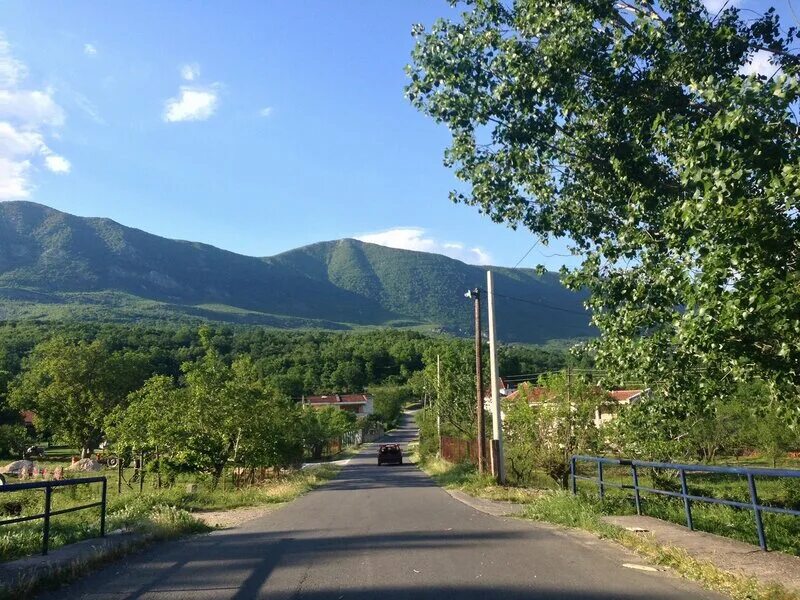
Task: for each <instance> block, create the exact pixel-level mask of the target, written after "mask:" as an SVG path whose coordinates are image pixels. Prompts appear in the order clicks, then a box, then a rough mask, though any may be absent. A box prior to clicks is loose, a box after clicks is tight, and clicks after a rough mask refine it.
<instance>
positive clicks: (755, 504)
mask: <svg viewBox="0 0 800 600" xmlns="http://www.w3.org/2000/svg"><path fill="white" fill-rule="evenodd" d="M579 461H581V462H593V463H596V464H597V477H586V476H583V475H578V473H577V463H578V462H579ZM603 465H619V466H623V467H630V469H631V478H632V479H633V485H627V484H623V483H617V482H614V481H608V480H607V479H604V478H603ZM640 468H650V469H667V470H670V471H677V472H678V475H679V477H680V483H681V491H680V492H673V491H670V490H660V489H657V488H652V487H646V486H643V485H640V484H639V469H640ZM569 473H570V481H571V484H572V493H573V494H577V493H578V480H579V479H580V480H584V481H594V482H595V483H597V486H598V492H599V494H600V499H601V500H602V499H603V498H604V497H605V490H606V488H607V487H614V488H618V489H623V490H633V500H634V503H635V505H636V514H638V515H641V514H642V498H641V493H642V492H648V493H651V494H659V495H661V496H669V497H672V498H680V499H682V500H683V509H684V512H685V514H686V526H687V527H688V528H689V529H691V530H694V522H693V521H692V502H707V503H710V504H724V505H725V506H733V507H736V508H745V509H747V510H752V511H753V518H754V520H755V525H756V532H757V533H758V545H759V546H761V549H762V550H766V549H767V537H766V533H765V532H764V522H763V519H762V517H761V513H763V512H771V513H779V514H784V515H793V516H796V517H800V510H793V509H791V508H782V507H778V506H768V505H764V504H761V503H760V502H759V499H758V490H757V489H756V479H755V478H756V477H793V478H796V479H798V480H800V470H798V469H758V468H747V467H720V466H712V465H686V464H678V463H660V462H649V461H644V460H629V459H625V458H605V457H602V456H581V455H577V456H573V457H571V459H570V463H569ZM686 473H718V474H726V475H740V476H743V477H746V478H747V488H748V491H749V493H750V501H749V502H739V501H736V500H724V499H721V498H711V497H709V496H698V495H696V494H690V493H689V488H688V485H687V484H686Z"/></svg>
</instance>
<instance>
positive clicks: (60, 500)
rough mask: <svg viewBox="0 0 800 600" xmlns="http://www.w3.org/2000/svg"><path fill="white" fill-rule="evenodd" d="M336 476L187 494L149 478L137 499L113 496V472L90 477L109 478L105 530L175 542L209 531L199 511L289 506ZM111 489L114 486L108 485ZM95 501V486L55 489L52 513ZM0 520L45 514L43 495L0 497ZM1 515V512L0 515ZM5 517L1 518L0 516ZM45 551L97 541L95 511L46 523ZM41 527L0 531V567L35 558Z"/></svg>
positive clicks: (302, 475) (323, 469) (182, 486)
mask: <svg viewBox="0 0 800 600" xmlns="http://www.w3.org/2000/svg"><path fill="white" fill-rule="evenodd" d="M337 472H338V468H337V467H336V466H333V465H323V466H320V467H317V468H315V469H311V470H307V471H299V472H292V473H290V474H286V475H282V476H279V477H275V478H273V479H269V480H267V481H265V482H264V483H261V484H257V485H251V486H244V487H241V488H234V487H232V486H231V485H230V483H229V482H228V485H227V486H226V487H222V486H218V487H217V488H216V489H212V488H211V486H210V485H209V484H208V482H207V481H203V480H200V481H199V482H197V483H195V485H196V488H195V491H188V488H187V485H186V484H187V483H188V481H187V480H181V481H179V482H177V483H176V484H175V485H173V486H171V487H168V488H162V489H154V487H153V483H154V481H155V478H154V477H152V476H151V477H150V479H151V480H152V481H151V482H150V483H148V485H147V486H146V487H145V489H144V491H143V493H142V494H139V492H138V487H134V488H129V487H128V486H124V487H123V493H122V494H119V495H118V494H117V491H116V471H113V470H107V471H106V472H105V473H90V474H85V475H84V476H90V475H102V474H106V475H108V476H109V480H110V481H109V486H108V496H107V498H108V513H107V530H108V531H113V530H115V529H128V530H132V531H136V532H140V533H145V534H147V535H149V536H155V537H174V536H176V535H183V534H187V533H196V532H198V531H205V530H207V529H208V528H207V527H206V525H204V524H203V523H202V522H201V521H199V520H197V519H196V518H194V517H193V516H192V513H193V512H195V511H198V510H228V509H233V508H239V507H244V506H259V505H266V504H275V503H281V502H288V501H290V500H292V499H294V498H296V497H297V496H299V495H301V494H303V493H305V492H307V491H309V490H311V489H313V488H314V487H316V486H318V485H321V484H322V483H323V482H325V481H327V480H328V479H330V478H332V477H333V476H334V475H335V474H336V473H337ZM112 484H113V485H112ZM99 499H100V484H96V483H95V484H87V485H85V486H70V487H66V488H60V489H56V490H55V491H54V493H53V496H52V508H53V510H59V509H61V508H68V507H72V506H78V505H82V504H89V503H92V502H96V501H98V500H99ZM2 500H3V502H2V504H0V519H5V518H9V517H10V516H11V515H10V514H9V510H8V509H9V508H10V505H15V504H18V505H20V506H21V508H22V515H33V514H37V513H41V512H42V511H43V510H44V492H43V491H40V490H26V491H21V492H7V493H4V494H3V498H2ZM4 509H5V510H4ZM4 512H5V514H3V513H4ZM50 526H51V530H50V547H51V548H58V547H60V546H63V545H66V544H70V543H73V542H76V541H79V540H82V539H86V538H89V537H95V536H97V535H99V532H100V531H99V527H100V519H99V508H92V509H87V510H84V511H77V512H74V513H68V514H65V515H58V516H55V517H53V518H52V519H51V525H50ZM41 544H42V521H41V520H37V521H30V522H26V523H19V524H15V525H7V526H3V527H2V528H0V561H7V560H12V559H15V558H20V557H23V556H27V555H31V554H36V553H38V552H39V551H40V550H41Z"/></svg>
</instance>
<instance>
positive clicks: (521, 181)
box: [407, 0, 800, 419]
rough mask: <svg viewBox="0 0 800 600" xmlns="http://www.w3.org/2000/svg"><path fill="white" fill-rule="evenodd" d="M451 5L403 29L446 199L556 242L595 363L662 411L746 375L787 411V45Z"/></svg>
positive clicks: (799, 322)
mask: <svg viewBox="0 0 800 600" xmlns="http://www.w3.org/2000/svg"><path fill="white" fill-rule="evenodd" d="M454 4H458V3H456V2H454ZM464 4H466V6H467V8H468V9H469V10H468V12H465V13H464V14H463V15H462V17H461V19H460V20H458V21H445V20H440V21H438V22H437V23H436V24H435V25H433V26H432V27H431V28H430V29H429V30H427V31H426V30H424V28H422V27H420V26H418V27H415V29H414V35H415V37H416V47H415V49H414V51H413V62H412V65H410V66H409V69H408V70H409V76H410V78H411V83H410V84H409V85H408V88H407V94H408V97H409V98H410V100H411V102H412V103H413V104H414V105H415V106H416V107H417V108H418V109H420V110H421V111H423V112H424V113H426V114H428V115H430V116H431V117H433V118H434V119H435V120H436V121H438V122H441V123H444V124H445V125H447V126H448V127H449V129H450V131H451V132H452V138H453V141H452V145H451V147H450V148H449V149H448V150H447V152H446V163H447V164H448V165H450V166H452V167H453V168H454V169H455V170H456V173H457V175H458V177H459V178H460V179H462V180H463V181H465V182H467V183H468V184H470V185H469V186H468V187H467V188H465V190H466V191H457V192H454V193H453V199H454V200H455V201H459V202H464V203H467V204H470V205H475V206H477V207H478V208H479V209H480V210H481V211H482V212H483V213H485V214H487V215H488V216H490V217H491V218H492V219H493V220H495V221H497V222H505V223H508V224H510V225H511V226H512V227H518V226H522V227H526V228H528V229H529V230H530V231H532V232H533V233H534V234H535V235H536V236H538V237H539V238H540V239H542V240H544V241H545V242H546V241H547V240H549V239H552V238H553V237H566V238H569V239H570V240H572V248H573V251H574V253H575V254H577V255H580V256H581V257H582V258H583V261H582V264H581V266H580V267H578V268H576V269H573V270H571V271H568V272H565V282H566V283H567V285H569V286H571V287H572V288H581V287H583V288H587V289H588V290H589V291H590V292H591V297H590V299H589V300H588V307H589V308H590V309H591V310H592V314H593V319H594V323H595V324H596V325H597V327H598V328H599V329H600V332H601V337H600V339H599V341H598V342H597V343H596V344H595V350H596V355H597V360H598V363H599V366H600V367H603V368H606V369H609V370H610V371H611V372H613V373H614V374H615V376H623V375H625V376H627V377H632V378H637V379H639V380H642V379H646V380H647V381H649V382H657V384H658V388H659V395H660V397H661V399H662V400H663V402H661V403H660V406H663V407H665V410H668V411H671V412H672V413H673V414H685V413H686V412H687V411H691V410H702V407H703V406H708V405H709V404H710V402H711V401H712V400H713V398H716V397H720V396H723V395H726V394H728V393H730V391H731V389H732V388H731V386H732V385H733V384H734V383H735V382H736V381H745V380H750V379H753V378H755V377H758V378H760V379H761V380H763V381H765V382H767V383H768V385H769V386H770V387H771V390H772V395H773V398H778V397H780V398H784V399H786V398H797V392H796V389H797V385H798V383H800V286H799V285H798V284H799V283H800V280H799V279H798V254H800V241H799V238H798V227H800V221H799V220H798V217H800V129H798V117H797V114H798V99H799V98H800V58H799V57H798V52H797V50H796V49H794V48H793V46H792V45H793V44H797V40H798V32H797V30H796V29H789V30H787V31H784V30H783V29H782V28H781V24H780V22H779V19H778V17H777V15H776V14H775V12H774V11H769V12H767V13H765V14H764V15H762V16H760V17H757V18H753V17H752V13H751V12H749V13H748V14H747V15H746V16H747V18H746V19H745V18H744V15H743V14H742V13H740V11H739V10H738V9H736V8H734V7H728V8H725V9H724V10H722V11H721V12H720V13H719V14H710V13H709V12H708V11H707V10H706V9H705V8H704V6H703V4H702V3H701V2H700V0H662V1H660V2H652V1H650V0H516V1H501V0H472V1H468V2H465V3H464ZM755 55H758V57H759V58H763V57H766V58H768V59H769V61H770V62H769V65H770V71H769V72H768V73H766V74H757V73H752V74H748V72H749V71H751V70H752V69H750V68H749V67H748V65H749V64H750V61H751V60H752V58H753V57H754V56H755ZM698 407H699V409H698ZM792 414H793V415H794V418H795V419H797V418H798V411H797V403H795V404H794V409H793V413H792Z"/></svg>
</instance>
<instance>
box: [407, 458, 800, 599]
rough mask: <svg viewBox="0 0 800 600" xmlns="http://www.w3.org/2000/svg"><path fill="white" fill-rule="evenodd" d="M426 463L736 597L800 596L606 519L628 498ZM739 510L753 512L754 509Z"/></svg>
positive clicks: (443, 480) (459, 485)
mask: <svg viewBox="0 0 800 600" xmlns="http://www.w3.org/2000/svg"><path fill="white" fill-rule="evenodd" d="M420 466H421V468H423V470H425V472H426V473H428V474H429V475H430V476H431V477H433V479H434V480H436V481H437V483H439V484H440V485H442V486H444V487H446V488H449V489H458V490H461V491H463V492H465V493H468V494H471V495H473V496H477V497H481V498H488V499H492V500H511V501H515V502H518V503H522V504H524V505H525V508H524V512H523V514H522V517H523V518H526V519H531V520H535V521H542V522H547V523H552V524H555V525H560V526H564V527H571V528H577V529H582V530H585V531H589V532H591V533H593V534H595V535H597V536H599V537H601V538H606V539H610V540H614V541H616V542H618V543H620V544H622V545H623V546H625V547H627V548H629V549H631V550H634V551H635V552H637V553H638V554H639V555H641V556H642V557H644V558H646V559H647V560H649V561H650V562H652V563H654V564H657V565H662V566H665V567H669V568H671V569H673V570H674V571H675V572H676V573H678V574H680V575H681V576H683V577H686V578H688V579H691V580H694V581H697V582H699V583H701V584H702V585H704V586H705V587H707V588H708V589H711V590H715V591H719V592H722V593H725V594H728V595H729V596H731V597H732V598H734V599H735V600H798V599H800V595H798V594H795V593H792V592H789V591H788V590H786V589H785V588H783V587H782V586H780V585H777V584H774V585H764V584H761V583H759V582H758V581H757V580H756V579H755V578H751V577H744V576H740V575H736V574H732V573H728V572H726V571H723V570H722V569H720V568H719V567H717V566H715V565H713V564H711V563H709V562H705V561H701V560H697V559H695V558H693V557H691V556H689V555H688V554H687V553H686V552H685V551H684V550H682V549H679V548H674V547H670V546H663V545H661V544H658V543H657V542H655V541H654V540H653V539H652V538H649V537H642V536H638V535H636V534H634V533H631V532H629V531H626V530H624V529H622V528H620V527H616V526H614V525H611V524H608V523H605V522H604V521H603V520H602V518H601V517H602V516H603V515H605V514H607V513H609V512H611V513H615V512H617V510H618V508H619V507H620V506H623V505H624V504H625V502H626V501H623V500H620V499H613V498H609V500H607V501H606V502H600V501H599V500H597V499H594V498H592V497H591V496H587V495H583V494H582V495H579V496H573V495H572V494H571V493H568V492H565V491H561V490H555V489H533V488H513V487H506V486H498V485H496V484H495V483H494V482H493V481H492V479H491V478H490V477H488V476H481V475H479V474H477V473H476V472H475V469H474V467H472V466H471V465H469V464H461V465H454V464H452V463H448V462H447V461H444V460H441V459H436V458H430V459H426V460H422V461H420ZM551 487H552V485H551ZM681 506H682V504H681ZM712 508H720V507H712ZM712 512H713V511H712ZM739 512H741V513H742V514H744V515H748V516H750V513H746V512H744V511H739ZM681 514H682V513H681ZM697 514H698V517H699V518H700V520H701V522H702V521H703V520H704V519H705V518H706V515H704V514H703V513H702V511H701V510H698V513H697ZM720 515H721V513H720V514H718V515H716V516H717V518H718V520H720V521H724V519H721V518H720ZM652 516H658V515H655V514H654V515H652ZM751 519H752V517H751ZM751 523H752V520H751Z"/></svg>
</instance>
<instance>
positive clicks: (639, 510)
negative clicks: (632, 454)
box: [631, 463, 642, 515]
mask: <svg viewBox="0 0 800 600" xmlns="http://www.w3.org/2000/svg"><path fill="white" fill-rule="evenodd" d="M631 475H633V500H634V502H636V514H637V515H641V514H642V499H641V497H640V496H639V472H638V471H637V470H636V465H634V464H633V463H631Z"/></svg>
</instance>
